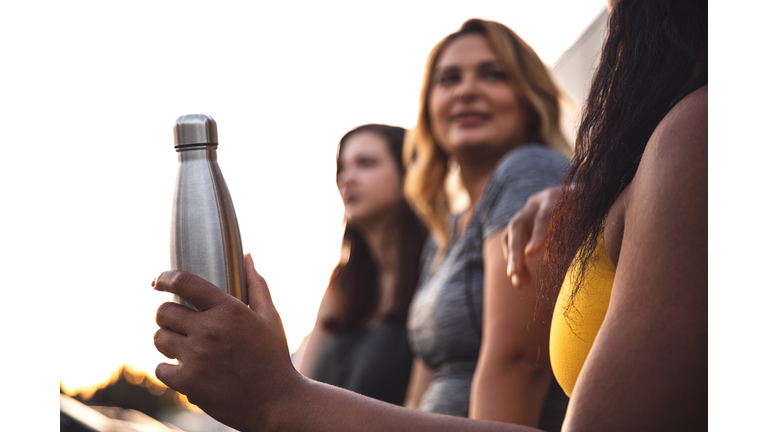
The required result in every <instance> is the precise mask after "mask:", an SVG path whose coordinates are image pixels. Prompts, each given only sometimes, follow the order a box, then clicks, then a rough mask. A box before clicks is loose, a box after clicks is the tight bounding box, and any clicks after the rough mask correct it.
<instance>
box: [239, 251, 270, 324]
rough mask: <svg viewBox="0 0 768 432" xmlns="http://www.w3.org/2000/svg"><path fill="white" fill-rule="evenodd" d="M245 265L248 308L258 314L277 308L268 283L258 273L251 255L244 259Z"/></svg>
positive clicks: (246, 255)
mask: <svg viewBox="0 0 768 432" xmlns="http://www.w3.org/2000/svg"><path fill="white" fill-rule="evenodd" d="M243 264H244V266H245V281H246V283H247V284H248V303H249V304H248V306H249V307H250V308H251V309H253V310H254V311H255V312H256V313H258V314H263V313H265V312H268V311H269V310H270V309H274V307H275V306H274V305H273V304H272V296H271V295H270V294H269V287H267V282H266V281H265V280H264V278H263V277H261V275H260V274H259V272H257V271H256V267H255V266H254V264H253V257H252V256H251V254H250V253H247V254H245V256H244V257H243Z"/></svg>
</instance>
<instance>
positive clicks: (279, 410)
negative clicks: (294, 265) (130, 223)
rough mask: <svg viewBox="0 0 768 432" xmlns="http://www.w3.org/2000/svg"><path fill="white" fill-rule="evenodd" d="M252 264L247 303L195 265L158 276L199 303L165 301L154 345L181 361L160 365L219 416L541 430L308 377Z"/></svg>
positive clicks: (332, 426) (173, 383)
mask: <svg viewBox="0 0 768 432" xmlns="http://www.w3.org/2000/svg"><path fill="white" fill-rule="evenodd" d="M245 267H246V276H247V280H248V295H249V299H251V304H250V307H248V306H246V305H244V304H243V303H242V302H240V301H239V300H237V299H235V298H234V297H232V296H230V295H228V294H226V293H224V292H223V291H221V290H220V289H218V288H216V287H215V286H214V285H212V284H210V283H209V282H207V281H205V280H203V279H201V278H199V277H197V276H194V275H192V274H190V273H185V272H179V271H168V272H164V273H162V274H161V275H160V276H159V277H158V278H157V279H156V280H155V281H154V282H153V286H154V287H155V289H157V290H160V291H167V292H173V293H177V294H179V295H181V296H182V298H184V299H185V300H187V301H189V302H190V303H192V304H193V305H195V306H196V307H197V308H198V309H199V310H200V311H199V312H198V311H192V310H191V309H188V308H186V307H184V306H181V305H178V304H175V303H164V304H163V305H161V306H160V308H159V309H158V311H157V316H156V320H157V323H158V325H159V326H160V330H158V331H157V333H156V334H155V346H156V347H157V349H158V350H159V351H160V352H161V353H163V354H164V355H165V356H167V357H169V358H176V359H178V360H179V365H171V364H167V363H162V364H160V365H158V367H157V369H156V371H155V373H156V375H157V377H158V378H159V379H160V380H161V381H163V382H164V383H166V384H167V385H168V386H169V387H171V388H173V389H175V390H178V391H180V392H182V393H183V394H185V395H187V396H188V397H189V400H190V401H191V402H192V403H194V404H196V405H197V406H199V407H200V408H202V409H203V410H205V412H206V413H208V414H209V415H211V416H212V417H214V418H215V419H217V420H219V421H221V422H222V423H224V424H227V425H230V426H232V427H234V428H236V429H238V430H242V431H257V430H258V431H262V430H267V431H278V430H279V431H308V430H311V431H318V432H324V431H361V430H365V431H373V432H376V431H400V430H403V431H406V430H412V431H420V432H421V431H426V432H429V431H445V432H452V431H467V430H473V431H478V432H485V431H488V432H491V431H507V432H532V431H535V430H534V429H531V428H527V427H524V426H514V425H508V424H502V423H494V422H478V421H473V420H470V419H466V418H459V417H453V416H444V415H439V414H431V413H423V412H420V411H414V410H409V409H406V408H403V407H399V406H396V405H392V404H387V403H384V402H381V401H378V400H375V399H372V398H368V397H365V396H362V395H359V394H356V393H353V392H350V391H347V390H343V389H340V388H338V387H334V386H330V385H326V384H323V383H318V382H316V381H312V380H310V379H308V378H306V377H304V376H302V375H301V374H299V373H298V372H297V371H296V370H295V369H294V368H293V366H292V364H291V359H290V354H289V353H288V345H287V343H286V341H285V332H284V331H283V327H282V324H281V322H280V317H279V315H278V313H277V310H275V308H274V305H273V304H272V300H271V297H270V295H269V289H268V288H267V285H266V282H265V281H264V279H263V278H262V277H261V276H259V275H258V273H256V270H255V269H254V268H253V261H252V259H251V258H250V256H249V255H247V256H246V261H245ZM222 353H226V355H222Z"/></svg>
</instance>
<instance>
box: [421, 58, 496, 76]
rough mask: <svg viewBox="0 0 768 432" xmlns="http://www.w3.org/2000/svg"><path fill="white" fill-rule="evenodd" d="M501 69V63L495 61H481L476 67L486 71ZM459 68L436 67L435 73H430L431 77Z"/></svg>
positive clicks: (454, 66) (452, 66) (451, 66)
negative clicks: (491, 68) (488, 69)
mask: <svg viewBox="0 0 768 432" xmlns="http://www.w3.org/2000/svg"><path fill="white" fill-rule="evenodd" d="M496 66H499V67H503V64H502V63H501V60H499V59H495V60H486V61H482V62H480V63H479V64H478V65H477V68H478V69H486V68H489V67H496ZM458 68H459V67H458V66H456V65H448V66H436V67H435V71H434V72H433V73H432V76H435V75H439V74H440V73H442V72H447V71H450V70H452V69H458Z"/></svg>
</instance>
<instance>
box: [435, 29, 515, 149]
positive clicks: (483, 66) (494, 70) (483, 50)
mask: <svg viewBox="0 0 768 432" xmlns="http://www.w3.org/2000/svg"><path fill="white" fill-rule="evenodd" d="M431 85H432V87H431V93H430V96H429V101H428V104H429V121H430V124H431V127H432V134H433V135H434V137H435V141H436V142H437V145H438V146H440V148H442V149H443V151H445V152H446V153H448V155H450V156H469V157H477V156H482V155H484V154H493V155H495V156H498V155H501V154H504V153H506V152H507V151H509V150H511V149H512V148H514V147H515V146H518V145H520V144H524V143H525V140H526V115H525V112H524V108H523V106H522V105H521V103H520V101H519V100H518V97H517V95H516V93H515V90H514V89H513V88H512V87H511V86H510V85H509V84H508V81H507V75H506V73H505V72H504V69H503V66H502V64H501V61H500V60H499V58H498V56H497V55H496V54H495V53H494V52H493V51H492V50H491V47H490V45H489V44H488V41H487V40H486V39H485V37H484V36H482V35H475V34H469V35H466V36H461V37H459V38H458V39H456V40H454V41H452V42H451V43H450V44H448V46H446V47H445V49H444V50H443V52H442V54H441V55H440V57H439V58H438V61H437V63H436V65H435V69H434V71H433V73H432V84H431Z"/></svg>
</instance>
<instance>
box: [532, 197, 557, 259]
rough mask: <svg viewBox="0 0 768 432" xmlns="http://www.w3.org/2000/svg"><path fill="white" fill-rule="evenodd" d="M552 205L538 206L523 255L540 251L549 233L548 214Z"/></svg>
mask: <svg viewBox="0 0 768 432" xmlns="http://www.w3.org/2000/svg"><path fill="white" fill-rule="evenodd" d="M551 210H552V207H544V206H541V207H539V211H538V212H536V217H535V218H534V220H533V230H532V234H531V240H530V241H529V242H528V244H527V245H526V246H525V255H535V254H537V253H539V252H540V251H541V249H542V248H543V247H544V244H545V243H546V240H547V235H548V234H549V216H550V211H551Z"/></svg>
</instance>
